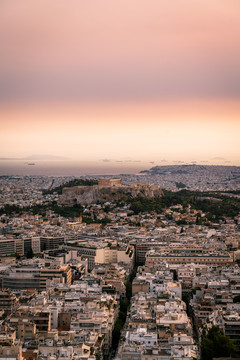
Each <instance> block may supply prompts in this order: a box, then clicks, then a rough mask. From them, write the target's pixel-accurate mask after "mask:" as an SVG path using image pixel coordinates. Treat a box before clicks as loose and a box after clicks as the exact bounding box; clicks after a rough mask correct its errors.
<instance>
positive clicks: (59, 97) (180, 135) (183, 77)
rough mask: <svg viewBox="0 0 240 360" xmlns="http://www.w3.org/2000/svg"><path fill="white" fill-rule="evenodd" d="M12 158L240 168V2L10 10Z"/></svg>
mask: <svg viewBox="0 0 240 360" xmlns="http://www.w3.org/2000/svg"><path fill="white" fill-rule="evenodd" d="M0 43H1V56H0V123H1V142H0V157H1V158H4V157H6V158H10V157H13V158H18V157H19V158H21V157H26V156H28V155H32V154H52V155H56V156H63V157H66V158H69V159H79V160H85V161H88V160H89V161H100V162H101V161H104V162H106V161H120V160H126V159H128V160H132V161H154V162H155V164H161V162H162V161H163V160H164V161H166V162H174V161H184V162H185V161H186V162H191V161H197V162H201V161H209V163H214V161H216V160H217V161H218V162H220V163H222V164H227V163H228V164H235V165H240V1H239V0H211V1H209V0H201V1H200V0H168V1H166V0H164V1H163V0H148V1H147V0H145V1H143V0H121V1H113V0H88V1H83V0H70V1H67V2H66V1H61V0H52V1H49V0H41V1H40V0H36V1H32V0H22V1H14V0H9V1H1V4H0Z"/></svg>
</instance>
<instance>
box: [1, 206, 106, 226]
mask: <svg viewBox="0 0 240 360" xmlns="http://www.w3.org/2000/svg"><path fill="white" fill-rule="evenodd" d="M49 210H51V211H53V212H54V213H55V214H58V215H60V216H62V217H65V218H74V217H79V216H82V215H83V210H84V208H83V207H82V205H80V204H74V205H73V206H59V205H58V204H57V203H56V201H52V202H50V203H48V204H43V205H33V206H31V207H30V206H26V207H23V208H20V207H19V206H17V205H8V204H7V205H5V207H4V208H2V209H0V215H3V214H6V215H8V216H11V215H21V214H23V213H31V214H33V215H37V214H38V215H41V216H43V217H46V215H47V212H48V211H49ZM82 221H83V222H85V223H87V224H102V225H103V226H104V225H107V224H109V223H111V219H109V218H107V217H105V218H103V219H97V217H96V216H95V215H94V216H93V217H91V216H89V215H87V214H85V215H83V216H82Z"/></svg>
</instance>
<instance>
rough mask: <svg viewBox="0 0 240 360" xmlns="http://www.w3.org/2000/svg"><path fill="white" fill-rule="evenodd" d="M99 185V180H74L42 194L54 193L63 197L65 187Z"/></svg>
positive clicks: (43, 191)
mask: <svg viewBox="0 0 240 360" xmlns="http://www.w3.org/2000/svg"><path fill="white" fill-rule="evenodd" d="M97 184H98V181H97V180H90V179H86V180H84V179H74V180H71V181H68V182H66V183H64V184H62V185H60V186H56V187H55V188H52V189H47V190H42V193H43V195H48V194H53V193H57V194H58V195H61V194H62V189H63V188H65V187H74V186H92V185H97Z"/></svg>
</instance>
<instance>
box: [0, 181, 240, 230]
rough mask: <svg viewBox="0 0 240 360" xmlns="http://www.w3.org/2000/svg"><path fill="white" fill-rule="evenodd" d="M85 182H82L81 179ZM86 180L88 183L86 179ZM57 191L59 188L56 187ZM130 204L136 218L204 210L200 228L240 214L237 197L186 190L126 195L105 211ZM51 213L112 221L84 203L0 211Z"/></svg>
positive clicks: (88, 220)
mask: <svg viewBox="0 0 240 360" xmlns="http://www.w3.org/2000/svg"><path fill="white" fill-rule="evenodd" d="M81 181H83V180H81ZM84 181H86V180H84ZM55 189H56V188H55ZM124 205H129V206H130V210H132V211H133V213H134V214H135V215H137V214H140V213H151V212H155V213H157V214H162V213H163V212H164V210H165V209H168V208H169V207H173V211H175V210H174V206H176V205H182V209H181V210H179V211H180V212H181V213H182V214H184V213H186V212H187V209H188V207H189V206H190V207H191V209H194V210H197V211H202V212H203V213H204V214H205V218H204V219H203V218H202V216H201V213H198V214H197V219H196V223H197V224H199V225H201V224H203V223H204V224H205V225H207V224H208V223H209V222H214V223H216V222H219V221H220V220H224V219H225V218H234V217H235V216H238V215H239V213H240V199H239V198H237V197H230V196H228V195H227V194H224V193H222V192H221V193H220V192H205V193H203V192H199V191H190V190H186V189H183V190H181V191H177V192H172V191H167V190H164V191H163V196H162V197H157V198H147V197H145V196H138V197H132V196H131V195H130V194H129V195H128V196H124V197H123V199H122V200H120V201H119V200H118V201H116V202H115V205H113V204H112V205H111V208H110V206H109V205H107V206H105V207H103V209H106V213H108V212H109V211H112V210H113V209H114V207H121V206H124ZM49 210H51V211H53V212H54V213H55V214H58V215H60V216H63V217H66V218H74V217H78V216H80V215H83V221H84V222H86V223H88V224H89V223H102V224H103V225H106V224H107V223H108V222H110V220H109V219H108V218H107V217H105V218H104V219H102V220H98V219H97V217H96V216H94V217H93V218H92V217H91V216H89V215H88V214H84V212H83V211H84V207H83V206H82V205H81V204H77V203H76V204H74V205H59V204H58V203H57V202H56V201H51V202H48V203H45V204H38V205H32V206H27V207H20V206H18V205H9V204H6V205H5V206H4V207H2V208H1V209H0V215H3V214H6V215H8V216H11V215H14V214H18V215H21V214H23V213H26V212H27V213H32V214H33V215H36V214H39V215H42V216H43V217H45V216H46V215H47V212H48V211H49ZM166 218H168V220H172V215H171V214H166ZM177 224H178V225H186V224H187V222H186V220H185V219H180V220H178V222H177Z"/></svg>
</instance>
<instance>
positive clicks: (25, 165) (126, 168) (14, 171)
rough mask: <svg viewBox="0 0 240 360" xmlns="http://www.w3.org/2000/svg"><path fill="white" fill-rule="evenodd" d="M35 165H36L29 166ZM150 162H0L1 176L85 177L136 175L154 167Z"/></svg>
mask: <svg viewBox="0 0 240 360" xmlns="http://www.w3.org/2000/svg"><path fill="white" fill-rule="evenodd" d="M31 163H34V164H35V165H29V164H31ZM152 166H153V165H152V164H149V162H131V161H129V162H128V161H126V162H115V163H112V162H108V161H106V162H104V161H102V162H100V161H99V162H93V161H92V162H89V161H76V160H75V161H71V160H69V161H62V160H57V161H56V160H37V161H27V160H10V161H8V160H0V175H22V176H25V175H32V176H34V175H41V176H84V175H117V174H136V173H138V172H139V171H141V170H145V169H149V168H150V167H152Z"/></svg>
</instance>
